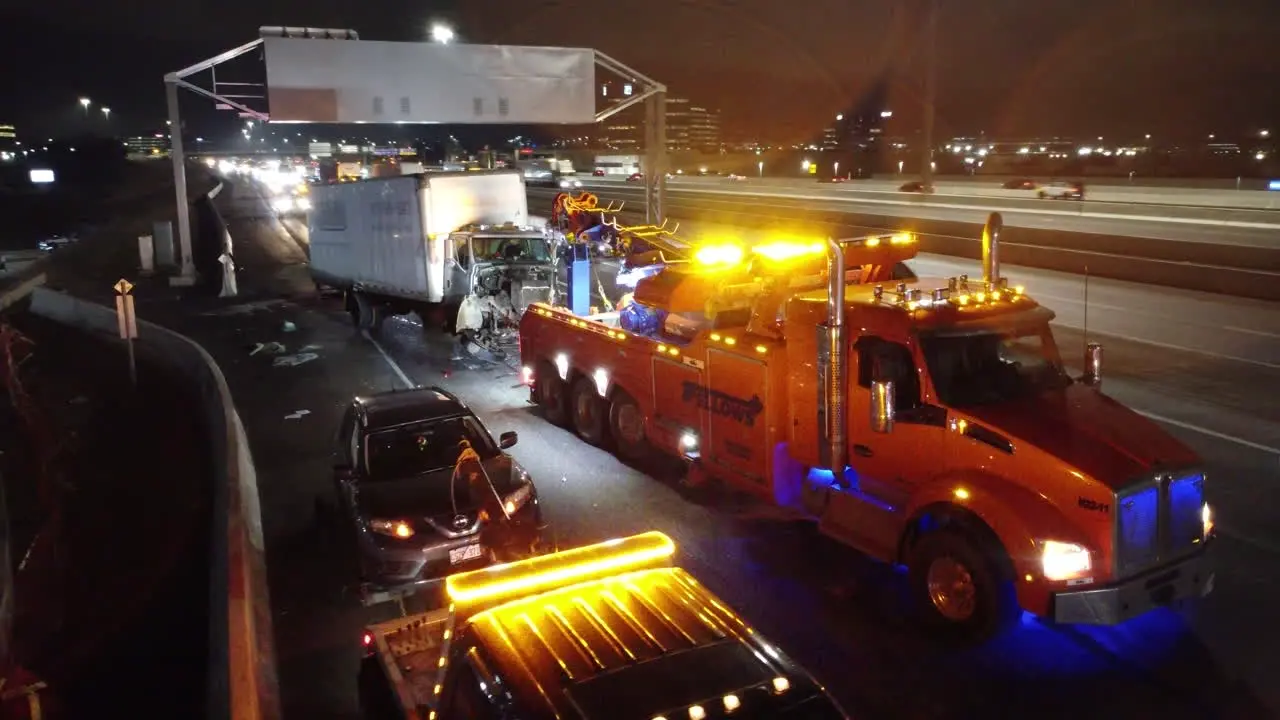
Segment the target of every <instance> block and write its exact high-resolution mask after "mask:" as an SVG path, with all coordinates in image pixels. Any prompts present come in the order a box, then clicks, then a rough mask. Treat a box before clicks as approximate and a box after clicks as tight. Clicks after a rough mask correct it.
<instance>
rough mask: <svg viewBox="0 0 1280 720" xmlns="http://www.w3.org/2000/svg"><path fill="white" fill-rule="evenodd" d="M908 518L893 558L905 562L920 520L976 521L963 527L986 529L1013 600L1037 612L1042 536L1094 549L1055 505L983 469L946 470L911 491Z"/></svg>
mask: <svg viewBox="0 0 1280 720" xmlns="http://www.w3.org/2000/svg"><path fill="white" fill-rule="evenodd" d="M906 516H907V518H908V521H907V524H906V527H905V529H904V531H903V534H902V539H901V540H900V542H899V546H898V559H899V561H901V562H905V561H906V560H907V558H908V557H909V556H910V551H911V547H912V545H913V543H914V542H915V540H916V539H917V538H918V537H919V534H920V532H921V527H922V525H923V524H924V521H925V520H926V519H927V518H929V517H934V518H935V519H941V518H938V516H942V517H943V518H946V519H947V520H957V521H960V522H961V523H962V524H967V525H970V526H971V525H972V523H974V522H977V523H980V524H981V526H980V527H979V528H972V527H970V528H969V529H970V530H971V531H975V532H977V533H978V534H982V533H983V532H984V531H989V532H990V534H991V536H993V537H994V539H995V540H997V541H998V542H999V543H1000V545H1001V547H1002V548H1003V550H1004V552H1005V553H1006V554H1007V555H1008V558H1009V560H1010V562H1011V563H1012V567H1011V570H1012V572H1013V579H1014V580H1015V581H1016V582H1015V587H1016V588H1017V592H1018V600H1019V603H1020V604H1021V605H1022V607H1023V608H1025V609H1027V610H1030V611H1032V612H1035V613H1037V614H1043V613H1044V612H1045V611H1046V610H1047V607H1048V599H1049V592H1050V588H1049V586H1048V584H1047V583H1046V582H1045V581H1044V580H1043V579H1042V578H1041V565H1040V553H1041V551H1040V547H1039V542H1040V541H1042V540H1057V541H1060V542H1069V543H1078V544H1080V545H1083V546H1085V547H1089V548H1090V549H1091V550H1092V551H1094V552H1095V553H1096V552H1097V550H1098V549H1097V548H1093V547H1091V543H1090V542H1089V541H1088V539H1087V538H1085V537H1084V534H1083V533H1081V532H1080V529H1079V528H1078V526H1076V525H1074V524H1073V523H1071V522H1070V521H1069V520H1068V519H1067V517H1066V515H1064V514H1063V513H1062V511H1061V510H1059V509H1058V508H1057V507H1056V506H1054V505H1053V504H1052V503H1050V502H1049V501H1047V500H1046V499H1045V498H1043V497H1042V496H1040V495H1039V494H1038V493H1035V492H1033V491H1031V490H1029V489H1027V488H1025V487H1023V486H1021V485H1018V484H1016V483H1014V482H1010V481H1009V480H1006V479H1004V478H1001V477H999V476H997V475H993V474H991V473H985V472H975V471H966V472H957V473H948V474H945V475H941V476H939V477H937V478H934V479H933V480H932V481H930V482H928V483H927V484H926V485H924V486H923V487H921V488H920V489H919V490H918V491H917V492H916V493H914V494H913V496H912V498H911V501H910V503H909V505H908V506H907V512H906Z"/></svg>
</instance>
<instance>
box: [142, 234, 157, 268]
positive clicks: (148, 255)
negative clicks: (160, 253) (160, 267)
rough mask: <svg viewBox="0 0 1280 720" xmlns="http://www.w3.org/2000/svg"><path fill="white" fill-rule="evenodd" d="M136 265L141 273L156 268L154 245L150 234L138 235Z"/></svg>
mask: <svg viewBox="0 0 1280 720" xmlns="http://www.w3.org/2000/svg"><path fill="white" fill-rule="evenodd" d="M138 267H139V268H140V269H141V271H142V274H143V275H150V274H151V273H153V272H155V270H156V245H155V243H154V242H153V241H152V238H151V236H150V235H139V236H138Z"/></svg>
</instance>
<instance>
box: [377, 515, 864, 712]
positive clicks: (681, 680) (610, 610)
mask: <svg viewBox="0 0 1280 720" xmlns="http://www.w3.org/2000/svg"><path fill="white" fill-rule="evenodd" d="M675 549H676V548H675V543H674V542H672V541H671V538H669V537H667V536H666V535H663V534H662V533H659V532H648V533H643V534H640V535H633V536H631V537H627V538H619V539H616V540H610V541H607V542H603V543H599V544H596V545H588V546H586V547H580V548H575V549H572V550H565V551H563V552H558V553H553V554H550V555H542V556H539V557H535V558H529V559H526V560H521V561H519V562H515V563H511V564H508V565H497V566H493V567H489V568H486V569H484V570H475V571H471V572H466V573H459V574H457V575H452V576H450V577H449V578H448V579H446V581H445V590H446V594H447V597H448V601H449V605H448V606H447V607H445V608H441V609H439V610H435V611H431V612H427V613H421V614H417V615H409V616H405V617H400V618H395V619H392V620H387V621H385V622H381V623H377V624H375V625H372V626H370V627H368V628H367V629H366V630H365V632H364V637H363V644H364V649H365V658H364V660H363V661H362V663H361V668H360V678H359V687H360V697H361V705H362V707H363V710H364V716H365V717H367V718H369V719H370V720H383V719H387V720H391V719H395V720H407V719H409V718H413V719H415V720H455V719H456V720H475V719H476V718H576V719H578V720H630V719H632V718H634V720H656V719H657V718H672V720H675V719H676V718H680V719H681V720H683V719H684V718H689V719H690V720H705V719H706V718H711V717H717V718H720V717H743V716H745V717H772V718H797V719H799V718H804V720H840V719H841V718H845V717H847V715H846V714H845V712H844V711H843V710H842V709H840V706H839V705H838V704H837V703H836V702H835V700H834V699H832V698H831V697H830V696H829V695H828V694H827V692H826V690H825V689H823V687H822V686H821V685H819V684H818V683H817V682H816V681H815V680H814V679H813V677H811V676H810V675H809V674H808V673H807V672H806V671H805V670H804V669H803V668H801V667H800V666H799V665H797V664H796V663H795V662H794V661H792V660H791V659H790V658H788V657H787V655H786V654H784V653H783V652H782V651H781V650H779V649H778V648H777V646H775V645H773V644H772V643H770V642H769V641H768V640H766V639H765V638H764V637H762V636H761V635H760V634H759V633H757V632H756V631H755V630H754V629H752V628H751V627H750V626H749V625H747V624H746V623H745V622H744V621H743V620H742V618H740V617H739V616H738V614H737V613H735V612H734V611H733V610H732V609H730V608H729V606H728V605H726V604H725V603H724V602H723V601H721V600H720V599H719V598H717V597H716V596H715V595H712V594H711V592H710V591H709V590H707V589H706V588H705V587H703V586H702V584H701V583H699V582H698V581H697V580H695V579H694V578H693V576H692V575H690V574H689V573H687V572H685V571H684V570H682V569H680V568H678V567H672V566H671V558H672V556H673V554H674V553H675Z"/></svg>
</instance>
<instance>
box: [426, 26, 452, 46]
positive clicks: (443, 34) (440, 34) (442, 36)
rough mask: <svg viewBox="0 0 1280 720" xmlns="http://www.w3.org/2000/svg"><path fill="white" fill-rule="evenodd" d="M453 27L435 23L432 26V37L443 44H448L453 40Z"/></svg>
mask: <svg viewBox="0 0 1280 720" xmlns="http://www.w3.org/2000/svg"><path fill="white" fill-rule="evenodd" d="M453 38H454V34H453V28H451V27H449V26H448V25H445V24H444V23H435V24H433V25H432V26H431V39H432V40H433V41H435V42H438V43H440V44H441V45H448V44H449V43H451V42H453Z"/></svg>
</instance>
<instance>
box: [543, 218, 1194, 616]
mask: <svg viewBox="0 0 1280 720" xmlns="http://www.w3.org/2000/svg"><path fill="white" fill-rule="evenodd" d="M999 230H1000V228H999V217H998V215H994V214H993V218H992V220H991V222H990V223H989V225H988V228H987V230H986V232H984V250H985V251H986V252H985V253H984V257H986V258H988V259H989V262H988V263H986V267H987V270H986V271H985V272H984V277H983V279H982V280H975V281H970V280H969V278H967V277H965V276H960V277H956V278H947V279H937V280H929V279H913V280H910V281H902V282H895V281H894V280H893V279H892V276H893V273H892V268H893V267H894V265H895V263H898V262H901V261H902V260H904V259H905V258H907V257H909V256H910V255H912V254H914V252H915V244H914V241H913V238H911V237H910V236H909V235H905V234H902V235H893V236H869V237H866V238H850V239H845V240H830V241H827V242H826V243H808V244H803V243H802V244H792V245H791V246H789V247H786V246H776V247H761V246H757V247H755V248H752V249H751V252H752V254H753V255H754V257H753V258H752V259H751V260H750V261H749V263H748V264H746V265H744V263H743V255H744V253H743V251H742V250H740V249H739V250H737V251H736V254H735V252H733V251H728V250H725V251H723V252H724V257H723V258H721V259H722V260H723V261H724V262H723V263H722V265H723V267H721V268H719V269H716V268H703V269H702V270H698V269H696V268H693V267H689V268H666V269H664V270H663V271H662V272H660V273H659V274H658V275H656V276H654V277H651V278H646V279H644V280H641V281H640V283H639V284H638V285H637V288H636V293H635V304H636V306H638V307H639V308H640V309H639V310H635V309H629V310H628V311H627V312H628V313H638V315H637V317H639V320H636V321H633V322H632V323H631V324H630V325H628V324H627V323H624V322H623V321H624V320H626V317H627V314H626V313H624V314H623V315H621V316H612V317H610V316H600V317H593V318H576V317H573V316H572V315H569V314H567V313H564V312H563V311H561V310H559V309H556V308H550V307H543V306H535V307H534V309H533V310H534V311H533V312H530V313H527V314H526V316H525V319H524V322H523V323H522V326H521V340H522V344H521V350H522V354H523V361H524V363H525V376H526V379H528V380H529V381H530V384H531V400H533V401H534V402H537V403H538V404H540V405H542V407H543V410H544V413H545V414H546V415H547V416H548V417H549V418H551V419H553V420H555V421H562V422H565V423H567V424H570V425H571V426H572V427H574V429H575V430H576V431H577V432H578V434H579V435H580V436H581V437H583V438H584V439H585V440H588V441H589V442H597V443H601V444H603V443H604V441H605V440H608V439H609V436H610V435H611V436H612V439H613V441H614V442H613V444H614V446H615V447H616V448H617V450H618V452H619V453H628V452H630V453H643V452H645V451H646V450H658V451H660V452H663V453H665V454H669V455H672V456H675V457H682V458H684V459H685V460H686V462H687V464H688V479H687V482H688V483H690V484H693V485H698V484H701V483H703V482H706V481H707V480H708V479H712V480H716V481H718V482H720V483H722V484H724V485H726V486H729V487H732V488H734V489H736V490H739V491H742V492H746V493H749V494H753V495H755V496H757V497H758V498H760V499H762V500H765V501H767V502H771V503H774V504H777V505H780V506H783V507H787V508H792V509H795V510H797V511H799V512H800V513H801V514H802V515H804V516H806V517H809V518H812V519H814V520H816V521H817V522H818V524H819V528H820V529H821V531H822V532H824V533H825V534H827V535H829V536H831V537H833V538H836V539H838V540H840V541H842V542H844V543H845V544H847V545H850V546H851V547H853V548H855V549H857V550H859V551H861V552H863V553H865V554H867V555H869V556H871V557H873V558H876V559H879V560H883V561H886V562H891V563H902V564H905V565H906V566H907V568H908V570H909V576H910V582H911V587H912V589H913V594H914V596H915V599H916V602H917V603H918V604H919V605H920V606H921V607H922V609H923V610H924V614H925V616H926V618H928V619H930V620H932V621H934V622H935V623H936V624H937V625H939V626H940V627H941V628H944V629H945V630H947V631H951V630H955V631H960V632H962V633H966V634H972V635H974V636H977V637H984V636H987V635H989V634H990V633H991V632H994V631H995V630H997V629H999V627H1001V626H1003V625H1005V624H1006V623H1007V622H1008V621H1010V620H1012V619H1013V618H1015V617H1016V612H1015V611H1016V610H1017V609H1018V608H1019V607H1021V608H1022V609H1025V610H1028V611H1030V612H1033V613H1036V614H1038V615H1042V616H1046V617H1049V618H1051V619H1053V620H1055V621H1058V622H1064V623H1095V624H1117V623H1120V622H1123V621H1125V620H1127V619H1129V618H1131V617H1134V616H1136V615H1140V614H1143V613H1145V612H1147V611H1148V610H1151V609H1153V608H1155V607H1158V606H1161V605H1166V604H1168V603H1170V602H1172V601H1175V600H1179V599H1184V598H1193V597H1197V596H1199V595H1203V594H1206V593H1208V592H1209V591H1210V590H1212V587H1213V574H1212V572H1211V569H1210V568H1209V567H1208V565H1207V563H1206V562H1205V557H1204V555H1205V554H1204V549H1205V547H1206V546H1207V545H1208V544H1209V541H1210V539H1211V538H1212V536H1213V523H1212V515H1211V512H1210V509H1209V507H1208V505H1207V504H1206V503H1205V495H1204V481H1205V474H1204V471H1203V469H1202V464H1201V462H1200V460H1199V458H1198V457H1197V456H1196V455H1195V454H1194V453H1193V452H1192V451H1191V450H1190V449H1188V448H1187V447H1186V446H1185V445H1183V444H1182V443H1180V442H1179V441H1178V440H1176V439H1175V438H1173V437H1171V436H1170V435H1169V434H1167V433H1166V432H1164V431H1163V430H1162V429H1161V428H1160V427H1159V426H1157V425H1155V424H1154V423H1152V422H1151V421H1149V420H1147V419H1146V418H1144V417H1142V416H1140V415H1138V414H1137V413H1135V412H1133V411H1132V410H1129V409H1128V408H1125V407H1124V406H1122V405H1120V404H1119V403H1117V402H1115V401H1114V400H1112V399H1110V398H1108V397H1107V396H1105V395H1104V394H1102V393H1101V391H1100V385H1099V383H1100V371H1101V348H1100V347H1096V346H1091V347H1090V350H1089V357H1088V358H1086V371H1087V372H1086V377H1084V378H1081V379H1078V380H1077V379H1073V378H1070V377H1069V376H1068V375H1067V373H1066V371H1065V369H1064V366H1063V363H1062V360H1061V357H1060V354H1059V352H1058V348H1057V346H1056V344H1055V342H1054V339H1053V335H1052V332H1051V331H1050V327H1049V322H1050V320H1051V319H1052V318H1053V317H1054V315H1053V313H1052V311H1050V310H1049V309H1047V308H1044V307H1042V306H1040V305H1039V304H1038V303H1036V302H1035V301H1034V300H1033V299H1032V298H1031V297H1030V296H1029V295H1028V294H1027V293H1026V292H1025V291H1024V290H1023V288H1019V287H1010V286H1009V284H1008V283H1007V281H1005V280H1004V279H1002V278H1000V276H999V272H998V250H997V248H998V242H997V240H998V236H999ZM708 250H709V249H708ZM712 254H714V253H710V252H707V253H704V255H705V256H707V257H703V258H702V259H703V260H709V259H712V258H710V257H709V256H710V255H712ZM703 264H704V265H706V264H707V263H703ZM744 268H747V269H744ZM822 270H825V272H822ZM815 281H816V282H815ZM824 286H825V287H824Z"/></svg>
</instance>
